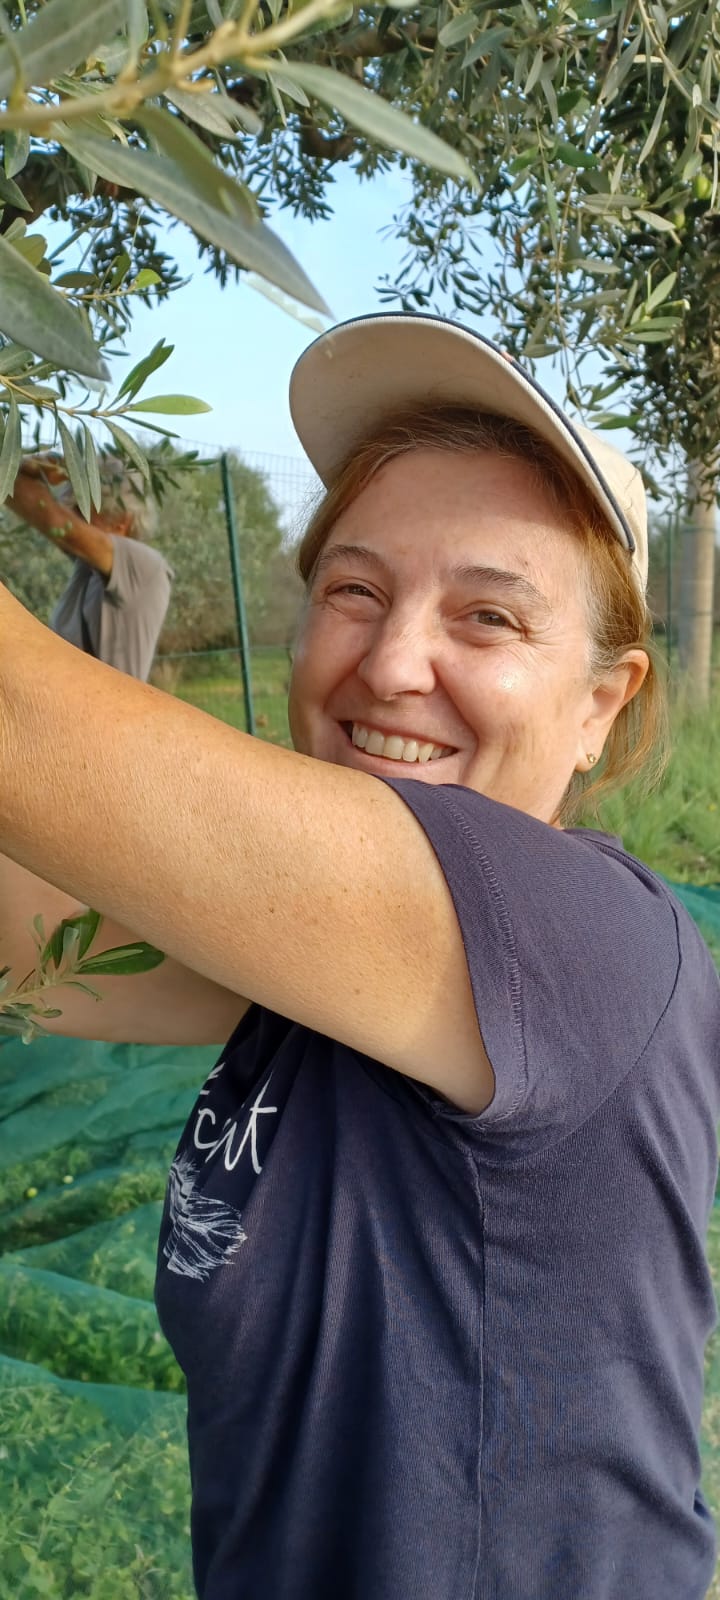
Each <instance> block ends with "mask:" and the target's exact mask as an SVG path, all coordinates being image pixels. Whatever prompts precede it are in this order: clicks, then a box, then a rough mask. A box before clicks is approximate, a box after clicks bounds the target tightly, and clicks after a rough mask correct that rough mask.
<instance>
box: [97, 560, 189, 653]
mask: <svg viewBox="0 0 720 1600" xmlns="http://www.w3.org/2000/svg"><path fill="white" fill-rule="evenodd" d="M113 545H114V553H113V566H112V572H111V574H110V577H109V579H108V581H107V583H106V585H105V589H104V593H103V597H102V617H101V621H100V651H99V653H100V656H101V658H102V660H103V661H107V662H109V664H110V666H113V667H117V668H119V669H120V671H121V672H129V673H131V674H132V676H133V677H134V678H143V679H144V678H147V676H148V674H149V672H150V668H151V666H152V661H153V656H154V654H155V648H156V645H157V642H158V638H159V636H160V630H161V628H162V625H163V622H164V621H165V614H166V612H167V608H168V605H169V602H170V586H171V580H172V577H173V573H172V569H171V568H170V567H169V566H168V564H167V562H166V560H165V557H164V556H161V554H160V552H159V550H153V549H151V547H150V546H149V545H145V544H139V543H138V542H137V540H136V539H127V538H125V537H124V536H123V535H119V534H117V535H113Z"/></svg>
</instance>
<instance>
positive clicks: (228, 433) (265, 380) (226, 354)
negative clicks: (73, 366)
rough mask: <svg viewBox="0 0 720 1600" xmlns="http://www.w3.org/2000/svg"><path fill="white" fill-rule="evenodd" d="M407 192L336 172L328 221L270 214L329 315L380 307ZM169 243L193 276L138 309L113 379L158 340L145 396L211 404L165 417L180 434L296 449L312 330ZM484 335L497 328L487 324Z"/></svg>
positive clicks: (185, 246)
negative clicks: (291, 404)
mask: <svg viewBox="0 0 720 1600" xmlns="http://www.w3.org/2000/svg"><path fill="white" fill-rule="evenodd" d="M406 195H407V189H406V187H405V185H404V182H403V179H402V177H401V176H400V175H391V176H382V177H380V178H379V179H376V180H375V181H373V182H372V183H359V182H358V181H357V179H355V178H354V177H353V175H352V173H350V172H347V171H346V170H345V169H339V170H338V173H337V177H336V180H335V182H334V183H333V185H332V189H331V199H332V203H333V206H334V215H333V218H332V220H331V221H328V222H313V223H309V222H306V221H304V220H302V219H294V218H293V217H291V216H290V214H289V213H288V212H279V213H277V215H276V216H275V217H274V218H273V219H272V226H273V228H274V229H275V231H276V232H277V233H279V234H280V236H281V237H282V239H283V241H284V243H285V244H287V245H288V247H289V248H290V249H291V250H292V251H293V253H294V255H295V256H296V257H297V258H298V260H299V261H300V262H301V264H302V266H303V267H304V268H305V271H306V272H307V273H308V275H309V276H310V278H311V279H312V280H313V282H314V283H315V285H316V287H317V288H318V289H319V291H320V293H321V294H322V295H323V297H324V299H325V300H326V301H327V303H328V305H329V306H330V308H331V310H332V312H333V316H334V319H335V320H337V321H341V320H342V319H343V318H345V317H352V316H359V315H362V314H363V313H366V312H368V311H372V310H374V309H375V310H379V309H383V308H382V307H381V303H380V301H379V298H378V296H377V294H376V292H375V286H376V284H377V282H378V280H379V279H380V277H381V276H382V274H384V273H386V272H389V271H391V270H392V269H393V268H394V267H395V266H396V265H397V264H398V263H399V260H400V257H401V254H402V250H401V247H400V246H399V245H398V244H397V242H396V241H395V240H393V239H389V238H387V237H386V236H383V232H382V230H384V229H386V228H387V226H388V225H389V224H390V222H391V220H392V217H393V214H394V212H395V211H396V210H397V209H398V208H399V207H400V206H401V205H402V204H403V202H404V200H405V198H406ZM167 248H168V251H169V252H170V253H172V254H173V255H174V256H175V257H176V259H177V260H178V263H179V266H180V270H181V272H182V273H183V275H184V276H185V277H188V278H190V279H191V281H190V283H188V285H187V286H186V287H185V288H183V289H180V290H178V291H177V293H176V294H175V295H173V296H171V297H170V299H169V300H167V301H165V302H164V303H163V304H161V305H160V306H158V307H156V308H154V309H152V310H146V309H145V308H144V307H143V306H141V305H139V306H138V309H137V312H136V314H135V317H134V320H133V328H132V333H131V336H130V338H129V340H128V342H127V351H128V359H127V360H126V361H122V362H121V361H120V359H118V360H116V361H115V362H114V363H113V380H115V379H119V378H120V377H121V376H122V374H123V373H124V372H125V371H127V370H128V369H129V366H130V365H131V364H132V362H133V361H136V360H138V359H139V357H140V356H142V355H144V354H146V353H147V351H148V350H149V349H150V348H151V347H152V345H153V344H154V343H155V342H156V340H157V339H158V338H160V337H161V336H162V337H163V338H165V339H166V340H168V341H169V342H170V343H171V344H174V346H175V352H174V354H173V355H172V356H171V357H170V360H169V361H168V362H167V363H166V365H165V366H164V367H163V368H162V369H161V371H160V372H159V373H158V374H157V376H153V378H152V379H151V380H149V382H148V384H147V385H146V392H147V393H148V394H149V393H153V392H154V393H156V394H157V393H169V392H173V393H178V392H180V393H186V394H194V395H197V396H199V397H200V398H201V399H203V400H206V401H207V402H208V403H209V404H210V405H211V406H212V408H213V409H212V411H211V412H210V413H207V414H205V415H200V416H190V417H178V418H177V419H174V420H172V426H173V427H174V428H176V429H177V432H178V433H179V434H181V435H182V436H183V437H184V438H186V439H192V440H194V441H199V442H201V443H202V442H204V443H206V444H207V445H234V446H235V447H237V448H238V449H240V450H242V451H245V452H256V451H262V452H271V453H277V454H280V455H300V454H301V450H300V445H299V443H298V441H297V438H296V435H295V432H294V429H293V426H292V422H291V420H290V414H289V410H288V405H287V388H288V379H289V376H290V372H291V369H292V366H293V364H294V362H295V361H296V360H297V358H298V356H299V355H300V354H301V352H302V351H303V350H304V349H305V347H306V346H307V345H308V344H309V343H310V342H311V340H312V339H314V338H315V337H316V333H315V332H314V331H313V330H312V329H310V328H308V327H305V326H304V325H303V324H302V323H299V322H297V321H296V320H295V319H294V318H293V317H291V316H289V315H288V314H287V313H286V312H285V311H283V310H281V309H280V308H279V307H278V306H276V305H273V304H271V303H270V302H269V301H268V300H266V299H265V298H264V296H263V295H261V294H259V293H258V292H257V291H255V290H253V289H251V288H250V287H249V286H248V285H247V284H245V283H243V281H242V279H241V280H240V282H238V283H237V284H232V283H231V284H228V286H227V287H226V288H225V289H221V288H220V286H219V284H218V283H217V280H216V279H215V278H214V277H212V276H211V275H210V274H208V273H206V272H205V269H204V266H203V264H202V263H200V262H199V261H198V256H197V251H196V247H195V243H194V240H193V238H192V236H191V234H190V233H189V231H188V230H187V229H185V228H184V227H182V226H180V225H178V226H177V227H175V228H173V229H172V230H170V231H169V233H168V239H167ZM385 309H387V308H385ZM478 326H479V325H478ZM482 331H484V332H486V333H488V334H490V335H491V336H492V334H493V332H494V330H493V328H492V327H490V326H487V327H484V328H483V330H482ZM159 420H162V421H165V420H167V421H168V422H171V419H170V418H167V419H165V418H162V419H159ZM138 421H139V419H138Z"/></svg>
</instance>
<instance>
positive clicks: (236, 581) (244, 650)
mask: <svg viewBox="0 0 720 1600" xmlns="http://www.w3.org/2000/svg"><path fill="white" fill-rule="evenodd" d="M220 477H221V479H222V489H223V499H224V501H225V521H226V523H227V531H228V543H229V545H230V566H231V568H232V582H233V594H234V596H235V618H236V621H237V631H238V640H239V643H240V670H241V672H242V681H243V696H244V700H245V727H246V728H247V731H248V733H255V709H254V706H253V696H252V682H251V678H250V642H249V640H248V629H247V613H246V611H245V599H244V596H243V587H242V578H241V575H240V549H239V546H238V536H237V525H236V522H235V502H234V500H233V492H232V482H231V479H230V466H229V461H228V454H227V451H226V450H224V451H223V453H222V455H221V457H220Z"/></svg>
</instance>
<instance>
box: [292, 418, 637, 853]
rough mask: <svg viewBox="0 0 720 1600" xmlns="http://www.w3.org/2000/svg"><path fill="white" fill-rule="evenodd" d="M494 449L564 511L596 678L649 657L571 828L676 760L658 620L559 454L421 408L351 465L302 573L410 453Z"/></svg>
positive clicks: (579, 779)
mask: <svg viewBox="0 0 720 1600" xmlns="http://www.w3.org/2000/svg"><path fill="white" fill-rule="evenodd" d="M427 449H431V450H446V451H459V452H460V453H462V454H465V455H469V454H472V455H476V454H478V453H479V452H482V451H492V452H493V453H494V454H496V455H501V456H504V457H506V458H507V459H509V460H512V461H522V462H523V463H524V464H525V465H526V466H530V468H531V470H532V471H533V472H534V473H535V474H536V475H537V480H538V483H539V484H541V485H542V487H543V488H544V490H545V492H546V493H548V494H549V495H550V497H551V499H552V500H553V501H554V502H555V505H556V506H557V509H558V513H559V515H560V516H561V518H562V521H563V525H564V526H565V527H566V528H567V530H568V532H570V533H571V534H573V535H574V536H575V537H576V538H577V539H578V540H579V541H580V542H581V544H582V548H583V553H584V556H585V560H586V570H587V579H588V583H587V589H588V624H589V636H590V653H589V662H588V667H589V672H590V675H591V677H594V678H598V679H599V678H601V677H602V676H603V674H605V673H607V672H608V671H609V670H610V669H611V668H612V667H614V666H615V665H616V664H617V663H618V662H619V661H620V660H621V658H622V656H623V655H624V653H625V651H626V650H632V649H640V650H644V651H646V653H647V655H648V658H649V662H650V665H649V668H648V672H647V676H646V678H645V680H644V682H643V684H642V685H641V687H640V689H639V690H638V691H637V694H636V695H635V696H634V697H633V699H632V700H630V701H628V703H627V705H625V706H623V707H622V708H621V710H620V711H619V712H618V715H617V717H616V718H615V721H614V723H613V725H612V727H611V729H610V732H609V734H608V736H607V739H606V741H605V748H604V751H603V757H602V761H601V763H600V765H599V767H597V768H594V769H593V772H592V775H591V776H586V775H583V774H580V773H575V774H574V775H573V778H572V780H571V782H570V785H569V787H568V789H567V792H566V794H565V795H564V797H563V800H562V803H561V805H560V808H559V811H558V816H557V819H556V820H557V821H559V822H560V823H562V825H563V826H568V824H569V823H571V822H572V821H573V820H575V819H576V818H577V816H578V814H579V813H580V811H582V810H586V809H590V810H592V811H595V810H596V809H597V805H598V803H599V801H601V800H602V798H603V796H604V795H605V794H607V793H608V792H609V791H610V790H612V789H617V788H620V787H621V786H623V785H624V784H626V783H628V782H630V781H631V780H632V779H642V781H643V784H644V786H645V787H646V788H649V787H651V786H652V785H653V783H655V782H657V781H658V779H659V777H660V775H661V773H662V771H663V770H664V767H665V764H666V761H667V754H668V736H667V700H666V693H665V685H664V680H663V678H662V676H661V673H660V669H659V664H658V660H657V658H656V655H655V652H654V648H653V644H652V638H651V635H652V619H651V617H650V613H649V611H648V608H647V605H646V602H645V598H644V595H642V594H641V592H640V588H639V585H638V583H637V581H636V579H635V577H634V575H633V571H632V567H631V562H630V556H629V553H628V552H627V551H626V550H624V549H623V547H622V546H621V545H620V543H619V541H618V540H617V538H616V537H615V534H614V533H613V531H612V529H611V527H610V525H609V523H608V522H607V521H606V519H605V518H604V517H603V514H602V512H601V510H600V507H599V506H598V505H597V504H596V503H595V501H594V500H593V498H592V496H591V495H590V493H589V491H588V490H587V489H586V487H585V485H584V484H583V483H582V482H581V480H580V479H579V478H578V477H577V476H576V474H575V473H574V472H573V470H572V468H571V467H570V466H569V465H567V464H566V463H565V462H564V461H563V460H562V458H561V457H560V456H558V455H556V453H555V451H554V450H553V449H552V448H551V447H550V445H548V444H546V442H545V440H544V439H541V438H540V437H539V435H538V434H536V433H533V432H532V430H531V429H530V428H526V427H525V426H524V425H523V424H522V423H519V422H515V421H513V420H512V419H511V418H508V417H499V416H495V415H493V414H487V413H483V412H477V411H473V410H469V409H467V408H466V407H461V406H445V407H434V408H430V407H427V408H424V407H423V408H418V409H416V410H411V411H405V412H402V413H398V414H396V415H394V416H391V417H389V418H388V420H387V421H386V422H385V423H384V424H383V426H382V427H381V428H380V429H379V430H378V431H377V432H376V433H375V434H373V435H371V436H370V437H369V438H368V439H366V440H364V441H363V443H362V444H361V445H359V446H358V447H357V448H356V449H355V450H354V451H353V454H352V455H351V456H350V457H349V459H348V460H347V461H346V462H345V463H344V465H343V466H342V468H341V469H340V471H339V473H338V474H337V477H336V478H335V480H334V482H333V484H332V485H331V487H330V488H329V489H328V490H327V491H326V493H325V494H324V495H323V497H322V499H321V501H320V503H319V504H318V506H317V507H316V509H315V511H314V513H313V515H312V516H311V518H310V521H309V523H308V526H307V528H306V530H305V534H304V536H303V538H302V540H301V543H300V546H299V549H298V555H297V565H298V571H299V573H300V576H301V577H302V579H303V581H304V582H305V585H306V586H307V587H309V585H310V584H311V583H312V579H313V576H314V572H315V567H316V565H317V561H318V557H319V555H320V552H321V550H322V549H323V546H324V545H325V543H326V541H327V539H328V537H329V535H330V533H331V531H332V529H333V527H334V526H335V523H336V522H337V520H338V517H339V516H340V515H341V514H342V512H343V511H345V510H346V508H347V507H348V506H349V505H350V504H351V503H352V501H353V500H355V499H356V497H357V496H358V495H359V494H360V493H361V491H362V490H363V489H364V488H365V487H366V485H367V484H368V483H369V481H370V479H371V478H372V477H374V476H375V473H376V472H378V471H379V469H380V467H382V466H384V465H385V464H386V462H388V461H392V460H393V459H394V458H395V457H396V456H399V455H404V454H405V453H406V452H407V451H409V450H427Z"/></svg>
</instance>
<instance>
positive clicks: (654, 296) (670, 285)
mask: <svg viewBox="0 0 720 1600" xmlns="http://www.w3.org/2000/svg"><path fill="white" fill-rule="evenodd" d="M676 281H677V272H668V274H667V277H665V278H663V279H662V282H661V283H659V284H658V285H657V287H656V288H655V289H653V291H652V293H651V294H649V295H648V297H647V300H646V301H645V310H646V311H648V312H650V311H655V310H656V308H657V307H658V306H659V305H662V302H663V300H667V299H668V298H669V296H670V294H671V293H672V290H673V289H674V287H675V283H676Z"/></svg>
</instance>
